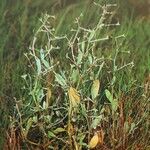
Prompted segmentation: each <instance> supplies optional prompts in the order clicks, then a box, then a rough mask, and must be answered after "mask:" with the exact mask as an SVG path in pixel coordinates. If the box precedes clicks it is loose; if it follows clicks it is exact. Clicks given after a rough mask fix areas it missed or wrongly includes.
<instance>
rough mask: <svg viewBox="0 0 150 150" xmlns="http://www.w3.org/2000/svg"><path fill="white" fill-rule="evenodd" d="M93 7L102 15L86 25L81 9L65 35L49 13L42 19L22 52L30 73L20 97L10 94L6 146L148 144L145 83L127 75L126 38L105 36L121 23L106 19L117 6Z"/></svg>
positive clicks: (77, 148)
mask: <svg viewBox="0 0 150 150" xmlns="http://www.w3.org/2000/svg"><path fill="white" fill-rule="evenodd" d="M95 4H96V6H95V7H96V9H99V12H100V13H101V15H100V17H99V18H98V19H97V20H96V21H95V22H94V23H92V25H91V27H90V28H86V27H84V26H82V18H83V17H84V15H82V14H81V15H80V16H79V17H78V18H76V20H75V24H74V26H73V28H72V29H71V30H70V32H69V33H68V34H65V35H57V34H56V30H55V28H53V26H52V25H51V22H52V21H53V19H55V17H54V16H49V15H48V14H46V15H44V16H43V17H42V18H41V19H40V21H41V26H40V27H39V29H38V30H37V32H36V34H35V36H34V39H33V42H32V44H31V46H30V50H29V53H26V54H25V56H26V58H27V59H28V66H29V70H30V72H29V73H26V74H24V75H23V76H22V78H23V80H24V87H22V90H23V91H24V95H23V96H22V98H21V99H20V100H16V99H15V101H16V104H15V113H14V116H13V117H12V118H11V124H10V131H9V136H8V139H9V140H8V146H10V147H12V146H13V147H14V149H15V148H16V149H34V148H38V149H70V150H73V149H75V150H81V149H94V148H95V149H118V150H119V149H138V148H142V149H146V148H148V146H149V145H150V143H149V139H148V138H147V137H148V135H149V126H150V124H149V118H148V117H149V103H148V102H149V92H148V90H149V84H148V82H149V81H147V82H146V84H145V85H148V86H143V85H141V86H137V85H138V83H137V82H138V81H136V80H134V79H132V78H130V77H131V76H132V72H133V70H134V62H133V61H132V59H131V61H129V62H128V60H126V58H127V57H129V56H130V51H129V50H128V51H127V50H124V49H123V47H124V43H125V42H124V39H125V38H126V37H125V35H124V34H122V35H115V36H109V34H110V32H112V30H113V29H112V28H115V27H116V26H119V25H120V24H119V23H118V22H114V21H113V17H112V16H114V13H113V12H112V8H113V7H115V6H116V5H113V4H111V5H104V6H101V5H99V4H97V3H95ZM110 10H111V11H110ZM43 37H44V39H45V40H44V41H43V42H42V43H40V42H39V41H40V38H43ZM62 49H63V51H64V55H63V56H60V55H59V57H58V54H59V53H60V51H61V50H62ZM129 78H130V80H128V79H129Z"/></svg>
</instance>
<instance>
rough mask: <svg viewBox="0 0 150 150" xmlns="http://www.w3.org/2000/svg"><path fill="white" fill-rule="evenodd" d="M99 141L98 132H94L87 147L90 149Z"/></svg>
mask: <svg viewBox="0 0 150 150" xmlns="http://www.w3.org/2000/svg"><path fill="white" fill-rule="evenodd" d="M98 142H99V137H98V134H97V133H95V135H94V136H93V137H92V138H91V140H90V142H89V148H90V149H93V148H95V147H96V146H97V144H98Z"/></svg>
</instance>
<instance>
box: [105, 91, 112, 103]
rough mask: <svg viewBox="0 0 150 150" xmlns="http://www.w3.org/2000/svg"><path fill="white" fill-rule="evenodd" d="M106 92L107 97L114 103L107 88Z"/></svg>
mask: <svg viewBox="0 0 150 150" xmlns="http://www.w3.org/2000/svg"><path fill="white" fill-rule="evenodd" d="M105 94H106V97H107V99H108V100H109V101H110V102H111V103H112V102H113V96H112V94H111V93H110V92H109V91H108V90H107V89H106V90H105Z"/></svg>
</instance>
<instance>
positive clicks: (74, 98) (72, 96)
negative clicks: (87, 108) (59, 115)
mask: <svg viewBox="0 0 150 150" xmlns="http://www.w3.org/2000/svg"><path fill="white" fill-rule="evenodd" d="M68 94H69V100H70V103H71V105H72V106H73V107H76V106H77V105H78V104H79V103H80V95H79V93H78V91H77V90H76V89H75V88H73V87H70V88H69V90H68Z"/></svg>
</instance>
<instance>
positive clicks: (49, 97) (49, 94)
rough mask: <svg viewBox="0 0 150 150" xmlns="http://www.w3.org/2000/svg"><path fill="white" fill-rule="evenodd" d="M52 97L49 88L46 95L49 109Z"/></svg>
mask: <svg viewBox="0 0 150 150" xmlns="http://www.w3.org/2000/svg"><path fill="white" fill-rule="evenodd" d="M51 96H52V92H51V89H50V88H47V94H46V107H49V105H50V99H51Z"/></svg>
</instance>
